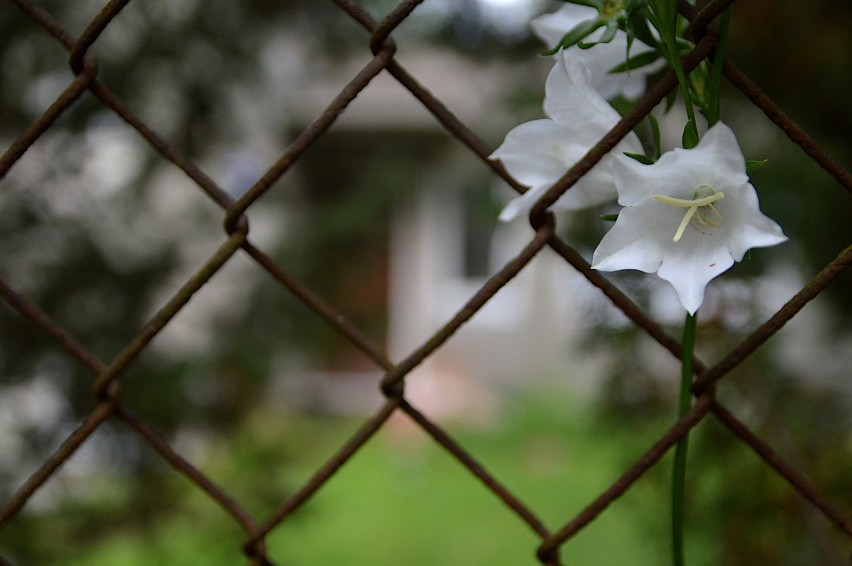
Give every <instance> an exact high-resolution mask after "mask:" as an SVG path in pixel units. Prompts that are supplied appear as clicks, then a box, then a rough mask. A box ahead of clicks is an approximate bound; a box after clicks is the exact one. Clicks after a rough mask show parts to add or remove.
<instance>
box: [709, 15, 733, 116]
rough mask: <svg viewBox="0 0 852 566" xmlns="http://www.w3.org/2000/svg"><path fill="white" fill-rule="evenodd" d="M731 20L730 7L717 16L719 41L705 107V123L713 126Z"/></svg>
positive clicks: (719, 95)
mask: <svg viewBox="0 0 852 566" xmlns="http://www.w3.org/2000/svg"><path fill="white" fill-rule="evenodd" d="M730 21H731V9H730V8H728V9H727V10H725V11H724V12H722V15H721V17H720V18H719V42H718V43H717V44H716V53H715V54H714V55H713V67H712V70H711V72H710V100H709V102H708V108H707V124H708V125H710V126H713V125H714V124H715V123H716V122H718V121H719V102H720V100H721V98H722V97H721V89H722V67H724V65H725V44H726V43H727V39H728V24H729V22H730Z"/></svg>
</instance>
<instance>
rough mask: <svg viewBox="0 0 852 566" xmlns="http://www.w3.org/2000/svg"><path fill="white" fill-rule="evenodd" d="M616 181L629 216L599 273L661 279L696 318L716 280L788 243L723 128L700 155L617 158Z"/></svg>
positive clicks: (706, 139) (601, 250)
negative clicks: (750, 253) (758, 251)
mask: <svg viewBox="0 0 852 566" xmlns="http://www.w3.org/2000/svg"><path fill="white" fill-rule="evenodd" d="M613 175H614V178H615V185H616V188H617V189H618V202H619V204H621V205H622V206H624V207H625V208H623V209H622V210H621V212H620V213H619V215H618V220H616V222H615V225H614V226H613V227H612V229H610V231H609V232H607V234H606V235H605V236H604V237H603V239H602V240H601V242H600V244H599V245H598V247H597V249H596V250H595V253H594V256H593V258H592V267H593V268H594V269H599V270H601V271H618V270H621V269H637V270H639V271H644V272H646V273H656V274H657V275H659V276H660V277H661V278H663V279H665V280H666V281H668V282H669V283H671V284H672V286H673V287H674V288H675V291H676V292H677V296H678V298H679V299H680V302H681V304H682V305H683V307H684V308H685V309H686V310H687V311H688V312H689V313H690V314H695V312H696V311H697V310H698V308H699V307H700V306H701V303H702V301H703V300H704V289H705V287H706V286H707V284H708V283H709V282H710V280H711V279H713V278H714V277H716V276H717V275H720V274H721V273H723V272H724V271H726V270H727V269H728V268H730V267H731V266H732V265H733V264H734V262H735V261H741V260H742V258H743V256H744V255H745V253H746V251H747V250H749V249H750V248H760V247H767V246H774V245H776V244H780V243H781V242H784V241H785V240H786V239H787V238H786V236H784V234H783V232H782V231H781V228H780V227H779V226H778V224H776V223H775V222H774V221H772V220H771V219H769V218H768V217H766V216H764V215H763V213H761V212H760V208H759V204H758V200H757V191H755V189H754V187H753V186H752V185H751V184H750V183H749V180H748V175H746V167H745V159H744V158H743V155H742V152H741V151H740V148H739V145H738V144H737V139H736V137H735V136H734V133H733V132H732V131H731V129H730V128H729V127H728V126H726V125H724V124H722V123H718V124H716V125H715V126H713V127H712V128H710V129H709V130H708V131H707V133H706V134H704V136H703V137H702V138H701V141H700V142H699V144H698V145H697V146H696V147H694V148H692V149H681V148H677V149H674V150H673V151H669V152H667V153H665V154H664V155H662V156H661V157H660V159H659V160H658V161H657V162H656V163H654V164H652V165H643V164H641V163H639V162H637V161H635V160H634V159H631V158H629V157H626V156H623V155H619V156H616V158H615V162H614V165H613Z"/></svg>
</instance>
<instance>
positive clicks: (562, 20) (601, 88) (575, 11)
mask: <svg viewBox="0 0 852 566" xmlns="http://www.w3.org/2000/svg"><path fill="white" fill-rule="evenodd" d="M597 16H598V11H597V10H596V9H595V8H591V7H589V6H578V5H577V4H565V5H564V6H562V7H561V8H559V9H558V10H557V11H555V12H553V13H551V14H545V15H543V16H539V17H538V18H535V19H533V20H532V21H531V22H530V25H531V26H532V29H533V32H534V33H535V34H536V35H537V36H538V37H539V38H540V39H541V40H542V41H543V42H544V43H545V44H547V46H548V47H554V46H555V45H557V44H558V43H559V42H560V41H561V40H562V37H563V36H564V35H565V34H566V33H568V32H569V31H571V29H573V28H574V27H575V26H576V25H577V24H579V23H581V22H584V21H586V20H590V19H594V18H596V17H597ZM603 33H604V28H601V29H598V30H597V31H595V32H593V33H592V34H591V35H590V36H589V37H588V38H586V40H585V41H586V42H594V41H597V40H598V39H600V37H601V35H603ZM650 49H651V48H650V47H649V46H648V45H646V44H645V43H642V42H641V41H639V40H638V39H634V40H633V44H632V45H631V46H630V56H631V57H633V56H634V55H636V54H637V53H642V52H644V51H649V50H650ZM566 52H567V55H568V56H569V57H576V58H578V59H580V60H581V61H583V63H585V64H586V66H587V67H588V68H589V71H590V73H591V84H592V88H594V89H595V90H596V91H598V92H599V93H600V94H601V96H603V97H604V98H606V99H607V100H612V99H614V98H616V97H618V96H622V97H623V98H625V99H627V100H636V99H637V98H639V97H640V96H642V94H644V93H645V83H646V79H647V76H648V75H649V74H652V73H655V72H657V71H658V70H660V69H661V68H662V67H663V65H664V64H665V63H664V62H663V61H662V60H658V61H655V62H654V63H651V64H649V65H646V66H644V67H639V68H637V69H633V70H631V71H630V72H629V73H627V72H625V73H610V72H609V71H610V70H611V69H613V68H614V67H616V66H617V65H620V64H621V63H624V61H625V60H626V59H627V34H626V33H624V32H623V31H621V30H618V31H617V32H616V34H615V38H613V40H612V41H610V42H609V43H598V44H597V45H595V46H593V47H591V48H589V49H581V48H580V47H579V46H577V45H575V46H573V47H569V48H568V49H567V50H566Z"/></svg>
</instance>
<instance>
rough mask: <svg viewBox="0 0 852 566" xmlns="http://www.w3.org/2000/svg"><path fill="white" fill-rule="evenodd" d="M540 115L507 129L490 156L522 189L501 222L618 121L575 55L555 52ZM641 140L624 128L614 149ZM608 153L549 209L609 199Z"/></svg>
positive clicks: (635, 146) (636, 148) (529, 203)
mask: <svg viewBox="0 0 852 566" xmlns="http://www.w3.org/2000/svg"><path fill="white" fill-rule="evenodd" d="M544 113H545V114H546V115H547V116H548V117H547V118H542V119H539V120H533V121H532V122H526V123H524V124H521V125H520V126H517V127H515V128H513V129H512V130H511V131H510V132H509V133H508V134H506V139H505V140H504V141H503V143H502V144H501V145H500V147H498V148H497V149H496V150H495V151H494V153H492V154H491V156H490V158H491V159H499V160H500V161H501V162H502V163H503V165H504V166H505V167H506V169H507V170H508V171H509V173H510V174H511V175H512V176H513V177H514V178H515V179H517V180H518V182H520V183H521V184H523V185H526V186H528V187H530V190H528V191H527V192H526V193H524V194H523V195H521V196H520V197H518V198H516V199H515V200H513V201H512V202H510V203H509V204H508V206H506V208H505V209H504V210H503V212H502V213H501V214H500V219H501V220H511V219H513V218H515V217H516V216H517V215H518V214H520V213H522V212H525V211H529V210H530V209H531V208H532V207H533V205H534V204H535V203H536V201H537V200H538V199H539V198H540V197H541V195H542V194H543V193H545V192H546V191H547V189H548V188H550V186H551V185H553V183H555V182H556V181H557V180H558V179H559V178H560V177H562V176H563V175H564V174H565V173H566V172H567V171H568V169H570V168H571V167H572V166H573V165H574V164H575V163H577V161H579V160H580V159H581V158H582V157H583V156H584V155H585V154H586V153H587V152H588V151H589V149H590V148H591V147H592V146H594V145H595V144H597V142H598V141H599V140H600V139H601V138H602V137H603V136H604V134H606V133H607V132H608V131H609V130H611V129H612V127H613V126H614V125H615V124H616V123H617V122H618V121H619V120H620V118H621V116H620V115H619V114H618V112H616V111H615V109H614V108H613V107H612V106H610V105H609V103H608V102H607V101H606V100H604V98H603V97H602V96H601V95H600V94H598V92H597V91H595V90H594V89H593V88H592V86H591V85H590V83H589V70H588V69H587V68H586V67H585V65H584V64H583V63H582V62H581V61H579V60H578V59H573V58H569V57H567V56H565V55H563V54H562V52H560V53H559V54H557V57H556V64H555V65H554V67H553V69H552V70H551V71H550V74H549V75H548V77H547V83H546V85H545V98H544ZM642 151H643V149H642V144H641V143H640V142H639V138H638V137H636V134H634V133H633V132H630V134H628V135H627V136H626V137H625V138H624V139H623V140H622V141H621V142H619V144H618V145H617V146H616V147H615V150H614V153H621V152H631V153H642ZM612 160H613V155H612V153H610V154H608V155H606V156H605V157H604V158H603V159H602V160H601V161H600V162H598V164H597V165H595V166H594V167H593V168H592V170H591V171H589V172H588V173H587V174H586V175H584V176H583V178H582V179H580V180H579V181H578V182H577V183H576V184H575V185H574V186H573V187H571V188H570V189H569V190H568V191H567V192H566V193H565V194H563V195H562V196H561V197H559V199H558V200H557V201H556V202H555V203H554V204H553V205H552V206H551V207H550V210H560V209H562V210H579V209H583V208H587V207H590V206H594V205H597V204H602V203H605V202H609V201H613V200H615V198H616V196H617V192H616V190H615V183H614V182H613V178H612Z"/></svg>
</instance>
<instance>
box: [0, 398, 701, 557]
mask: <svg viewBox="0 0 852 566" xmlns="http://www.w3.org/2000/svg"><path fill="white" fill-rule="evenodd" d="M581 407H582V406H581V405H580V404H579V403H577V402H571V401H568V400H567V399H566V397H565V395H564V394H560V395H553V394H550V393H547V392H544V393H542V394H540V395H533V396H529V397H527V398H525V399H524V400H523V401H518V402H517V403H516V404H514V405H513V406H510V407H507V408H506V409H505V411H504V412H503V413H502V414H501V418H500V419H499V421H498V422H495V423H494V424H493V425H492V426H488V427H478V428H473V427H465V426H450V427H449V429H450V432H451V434H452V435H453V437H454V438H456V439H457V440H458V441H459V442H460V443H461V444H462V446H463V447H464V448H465V449H466V450H468V451H469V452H470V453H471V454H472V455H474V457H475V458H476V459H477V461H479V462H480V463H481V464H482V465H483V466H484V467H485V468H486V469H487V470H489V471H490V472H491V473H492V474H493V475H494V476H495V477H496V478H497V479H498V480H500V481H501V482H502V483H503V484H504V485H505V486H506V487H508V488H509V489H510V490H511V491H512V492H513V493H514V494H515V495H516V496H517V497H519V498H520V499H521V500H522V501H523V502H525V503H526V504H527V505H528V506H529V508H530V509H531V510H532V511H533V512H534V513H536V514H537V515H538V516H539V517H540V518H541V519H542V520H543V521H544V522H545V524H546V525H547V527H548V528H549V529H551V530H552V531H553V530H557V529H558V528H560V527H561V526H562V525H563V524H565V523H566V522H567V521H569V520H570V519H571V518H573V517H574V515H576V514H577V513H578V512H579V511H580V510H582V509H583V508H584V507H585V506H586V505H587V504H588V503H590V502H591V501H592V500H593V499H594V498H595V497H596V496H597V495H598V494H599V493H600V492H601V491H602V490H604V489H605V488H606V487H608V486H609V485H610V484H611V483H612V482H613V481H614V480H615V479H616V478H617V477H618V476H619V475H620V474H621V473H622V472H623V471H624V469H625V468H626V467H627V466H628V465H629V463H630V462H631V461H632V460H634V459H635V458H636V457H638V456H639V455H640V454H641V453H642V452H643V451H644V450H645V449H647V447H648V446H649V445H650V442H651V439H652V438H653V436H654V435H656V434H659V432H661V431H662V424H660V425H659V426H658V427H657V428H654V427H651V428H649V429H648V430H644V431H636V430H624V429H623V428H620V427H619V426H618V425H615V424H607V423H606V422H605V421H601V420H599V419H598V420H595V419H592V418H591V416H590V414H589V412H588V411H584V410H582V408H581ZM402 420H405V419H404V418H403V419H402ZM358 424H359V422H358V421H356V420H349V419H310V418H306V417H302V418H293V417H282V416H281V415H275V414H271V413H257V414H255V415H253V417H252V418H251V419H250V421H248V422H246V423H245V425H244V426H243V427H241V428H240V430H238V431H234V434H233V435H232V437H231V439H230V440H229V441H228V442H227V443H224V444H221V445H219V447H218V450H217V451H216V453H215V454H211V455H210V457H209V458H208V459H207V460H206V461H204V462H200V463H199V466H200V467H201V468H202V470H203V471H204V472H205V473H209V474H210V475H211V476H212V477H213V479H214V480H215V481H216V482H217V483H219V484H221V485H223V486H224V487H225V488H226V490H228V491H229V492H230V493H232V494H233V495H234V497H235V498H236V499H237V500H239V501H240V502H245V503H246V505H247V507H248V509H249V511H250V512H252V513H253V514H254V515H255V516H256V517H258V518H261V519H262V518H263V517H265V516H266V515H267V514H268V513H270V512H272V510H274V509H275V508H276V507H277V506H278V505H279V504H280V501H281V500H283V498H284V497H286V495H288V494H289V493H292V491H293V490H295V489H297V488H298V487H299V485H301V484H302V483H303V482H305V481H306V480H307V479H308V478H309V477H310V476H311V474H312V473H313V471H314V470H315V469H316V468H317V467H319V466H320V465H321V464H322V463H323V462H324V461H325V460H326V459H327V458H328V457H329V456H331V454H332V453H333V452H334V451H336V450H337V449H338V448H339V447H340V446H341V445H342V443H343V442H345V440H346V438H347V437H348V436H349V435H351V434H352V432H354V430H355V429H356V428H357V426H358ZM409 424H410V423H408V422H395V423H392V424H391V426H389V427H387V428H386V429H383V430H382V431H380V432H379V433H378V435H377V436H376V437H374V438H373V439H372V440H371V441H370V442H369V443H368V444H367V445H366V446H365V447H364V448H363V449H362V450H361V451H359V452H358V453H357V454H356V455H355V456H354V457H353V458H352V459H351V461H349V462H348V463H347V464H346V465H345V466H344V467H343V468H342V469H341V470H340V471H339V472H338V473H337V475H335V476H334V477H333V479H332V480H331V481H330V482H329V483H328V484H326V485H325V486H324V487H323V488H322V489H320V491H319V492H317V493H316V494H315V496H314V497H312V498H311V499H310V500H309V501H308V502H307V504H306V505H305V506H303V507H302V508H300V509H299V510H298V511H297V512H296V513H295V514H294V515H292V516H291V517H289V518H288V519H287V520H286V521H285V522H284V523H282V524H281V525H280V526H279V527H278V528H277V529H275V530H274V531H273V532H272V534H271V535H270V537H269V538H268V541H267V542H268V549H269V554H270V557H271V558H272V559H273V560H274V561H276V563H278V564H282V565H285V564H286V565H295V566H298V565H326V564H346V565H350V566H359V565H365V566H366V565H383V564H405V565H409V566H419V565H423V566H426V565H429V566H432V565H445V566H453V565H466V566H469V565H479V564H482V565H489V566H501V565H506V566H519V565H520V566H522V565H525V564H530V565H534V564H538V561H537V560H536V559H535V550H536V548H537V546H538V544H539V542H540V541H539V539H538V537H537V535H536V534H535V533H533V531H532V530H531V529H530V528H529V527H528V526H527V525H526V524H525V523H524V522H522V521H521V520H520V519H519V518H518V517H517V516H516V515H515V514H514V512H513V511H512V510H510V509H509V508H508V507H507V506H506V505H505V504H504V503H503V502H502V501H500V500H499V499H498V498H497V497H496V496H495V495H493V494H492V493H490V492H489V491H488V490H487V489H486V488H485V487H484V486H483V485H482V484H481V483H480V482H479V480H478V479H476V478H475V477H474V476H472V475H471V474H470V473H469V472H468V471H467V470H466V469H465V468H464V467H463V466H462V465H460V464H459V463H458V462H457V461H456V460H455V459H453V458H452V457H451V456H450V455H449V454H448V453H447V452H446V451H445V450H444V449H443V448H441V447H440V446H438V445H437V444H435V443H434V442H432V440H431V439H430V438H429V437H428V436H426V435H425V433H423V432H422V431H420V430H419V429H417V428H416V427H414V426H408V425H409ZM669 472H670V462H669V461H668V460H664V462H663V463H662V465H660V466H658V467H657V468H655V469H654V470H653V472H652V473H651V474H650V476H649V477H646V478H642V479H641V480H640V481H639V482H638V483H637V484H636V486H635V488H634V489H631V490H630V491H629V492H628V493H627V494H626V495H625V496H624V497H623V498H621V499H619V500H618V501H616V502H615V503H614V504H613V505H612V506H611V507H610V508H608V509H607V510H606V511H605V512H604V513H603V514H602V515H601V516H600V517H599V518H598V519H597V520H595V521H594V522H593V523H592V524H591V525H589V526H588V527H586V528H585V529H583V530H582V531H581V532H580V533H579V535H577V536H576V537H575V538H573V539H571V541H570V542H568V543H567V544H566V545H565V546H564V547H563V549H562V556H563V559H564V560H565V563H566V564H580V565H584V564H594V565H604V566H607V565H612V566H618V565H625V566H626V565H636V564H640V565H642V564H648V565H656V564H666V563H667V562H668V553H669V547H668V545H669V541H668V507H669V505H668V501H667V497H668V492H667V478H668V474H669ZM160 484H161V486H160V489H161V490H162V493H157V494H156V495H152V496H151V497H155V498H161V499H162V504H161V505H154V506H153V507H154V510H153V511H152V510H151V509H148V510H147V511H146V517H145V518H144V520H143V519H140V518H139V517H134V510H133V509H127V508H119V509H115V508H112V509H109V510H106V509H105V508H103V507H102V509H104V511H105V513H106V518H101V519H100V520H99V521H98V525H97V529H95V530H94V531H95V532H93V533H92V534H94V535H96V536H92V537H88V538H86V537H83V538H74V537H70V536H66V537H60V539H63V540H59V539H54V540H52V541H47V540H46V539H45V542H46V543H48V544H49V547H50V549H51V552H47V553H46V554H44V555H42V556H41V557H40V560H39V561H38V563H39V564H63V565H66V564H67V565H71V566H73V565H86V566H99V565H104V566H106V565H110V566H115V565H121V566H134V565H140V566H141V565H150V564H164V565H178V566H179V565H187V566H188V565H199V564H241V563H244V562H245V560H244V557H243V556H242V555H241V554H240V546H241V542H242V540H243V537H244V535H243V533H242V532H241V531H240V530H239V528H238V527H237V526H235V525H234V523H233V522H232V521H231V520H230V519H229V518H228V517H227V516H226V515H225V513H224V512H223V511H222V510H221V509H220V508H219V507H218V506H217V505H216V504H214V503H213V502H211V501H210V500H209V498H207V497H206V496H205V495H204V494H202V493H201V492H200V491H199V490H198V489H196V488H194V487H193V486H191V485H190V484H189V483H188V482H186V481H185V480H184V479H183V478H181V477H178V476H176V475H175V474H172V473H164V475H163V476H162V478H161V479H160ZM89 512H90V513H92V512H94V511H93V510H90V511H89ZM66 519H67V518H66ZM30 520H32V521H35V520H36V518H33V519H30ZM38 520H40V521H44V518H42V519H38ZM67 520H70V519H67ZM694 530H695V529H694ZM687 536H688V538H687V550H688V552H691V554H693V555H695V556H693V557H692V558H693V559H692V560H691V561H690V563H691V564H695V565H696V566H698V565H700V564H710V563H712V562H711V561H709V555H707V552H705V549H707V548H709V545H708V544H707V543H706V542H703V541H701V539H700V538H696V537H698V536H700V534H693V533H692V532H690V531H688V534H687ZM690 537H692V538H690ZM0 544H2V542H0ZM51 553H52V556H58V557H61V558H52V557H51V556H50V554H51ZM24 562H25V561H24Z"/></svg>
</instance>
